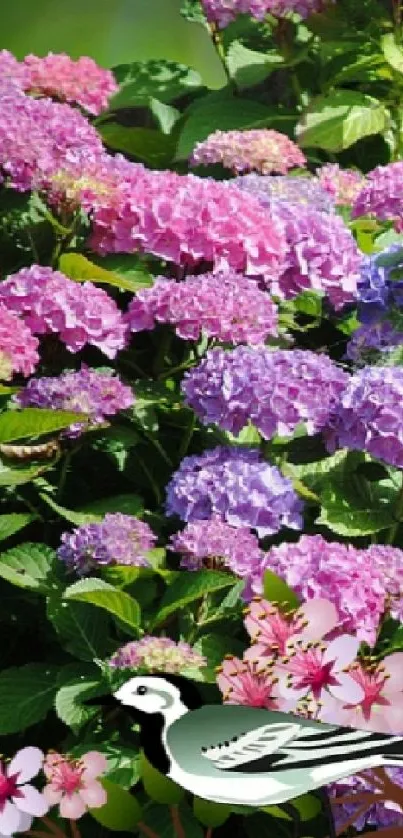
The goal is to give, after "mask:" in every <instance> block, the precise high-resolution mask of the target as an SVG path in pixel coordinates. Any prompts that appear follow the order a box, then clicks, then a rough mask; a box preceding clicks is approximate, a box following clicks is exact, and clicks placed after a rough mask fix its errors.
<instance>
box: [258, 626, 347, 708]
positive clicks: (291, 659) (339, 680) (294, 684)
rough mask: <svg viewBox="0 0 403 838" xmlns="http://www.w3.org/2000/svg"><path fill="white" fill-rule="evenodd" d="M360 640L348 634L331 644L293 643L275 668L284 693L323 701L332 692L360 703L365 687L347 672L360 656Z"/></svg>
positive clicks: (286, 695) (281, 693)
mask: <svg viewBox="0 0 403 838" xmlns="http://www.w3.org/2000/svg"><path fill="white" fill-rule="evenodd" d="M358 648H359V640H358V639H357V638H355V637H351V636H350V635H347V634H344V635H341V636H340V637H337V638H336V639H335V640H332V641H331V642H330V643H321V642H318V643H306V642H304V641H297V642H294V643H291V642H289V644H288V653H287V655H286V656H285V657H283V658H282V659H281V660H280V661H279V662H278V664H277V666H276V668H275V674H276V675H277V676H278V677H279V692H280V695H281V696H283V697H284V698H286V699H289V700H295V701H296V702H298V701H299V700H300V699H302V698H305V697H312V698H314V699H315V700H316V701H320V700H322V698H323V695H324V694H326V693H327V692H329V693H330V694H331V695H333V696H334V697H335V698H340V699H341V700H344V701H350V702H359V701H361V699H362V697H363V690H362V687H361V686H360V685H359V684H358V683H357V681H356V680H355V679H354V678H353V677H352V674H347V672H346V671H345V670H346V668H347V667H348V666H350V665H351V664H352V663H353V661H354V660H355V658H356V655H357V652H358Z"/></svg>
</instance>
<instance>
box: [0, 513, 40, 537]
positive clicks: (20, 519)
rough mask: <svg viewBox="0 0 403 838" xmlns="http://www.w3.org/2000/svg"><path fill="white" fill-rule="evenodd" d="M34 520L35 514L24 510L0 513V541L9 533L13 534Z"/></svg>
mask: <svg viewBox="0 0 403 838" xmlns="http://www.w3.org/2000/svg"><path fill="white" fill-rule="evenodd" d="M34 520H35V515H29V514H25V513H24V512H15V513H11V514H10V515H0V541H4V540H5V539H6V538H9V537H10V535H14V533H16V532H19V530H22V529H24V527H26V526H27V525H28V524H30V523H31V521H34Z"/></svg>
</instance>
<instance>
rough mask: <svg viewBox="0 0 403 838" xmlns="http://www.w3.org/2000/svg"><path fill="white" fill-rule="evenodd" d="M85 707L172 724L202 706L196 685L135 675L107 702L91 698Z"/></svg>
mask: <svg viewBox="0 0 403 838" xmlns="http://www.w3.org/2000/svg"><path fill="white" fill-rule="evenodd" d="M86 703H87V704H113V705H114V706H115V707H118V706H119V705H121V706H123V707H125V708H127V709H128V710H129V711H130V713H131V715H132V716H134V717H138V718H139V720H141V719H144V717H145V716H152V715H155V714H161V715H162V716H163V717H164V718H165V719H166V721H174V720H175V719H177V718H180V716H183V715H184V713H187V712H188V711H189V710H196V709H197V708H199V707H201V706H202V703H203V702H202V699H201V697H200V694H199V691H198V689H197V687H196V685H195V684H194V683H193V682H192V681H189V680H188V679H187V678H184V677H183V676H181V675H166V674H158V675H134V676H133V677H132V678H129V679H128V680H127V681H125V682H124V683H123V684H122V685H121V686H120V687H119V689H118V690H116V692H114V693H113V694H112V696H109V697H108V698H106V699H103V698H102V697H101V698H99V699H90V700H89V701H87V702H86Z"/></svg>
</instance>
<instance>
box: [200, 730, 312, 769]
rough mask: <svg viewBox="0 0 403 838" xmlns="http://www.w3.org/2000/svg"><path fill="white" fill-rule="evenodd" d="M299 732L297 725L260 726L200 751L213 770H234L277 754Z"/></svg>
mask: <svg viewBox="0 0 403 838" xmlns="http://www.w3.org/2000/svg"><path fill="white" fill-rule="evenodd" d="M300 730H301V726H300V725H299V724H292V723H289V724H268V725H262V726H261V727H256V728H253V729H252V730H250V731H249V732H248V733H244V734H243V735H241V736H233V737H232V738H231V740H226V741H225V742H217V743H216V744H214V745H210V746H209V747H202V749H201V751H202V754H203V756H204V757H205V758H206V759H209V760H211V762H212V763H213V765H214V766H215V768H221V769H231V768H236V767H237V766H238V765H244V764H245V763H249V762H251V761H253V760H257V759H261V758H262V757H265V756H268V754H273V753H277V752H278V751H279V749H280V748H281V747H282V746H284V745H286V744H287V743H289V742H291V741H292V740H294V739H295V737H296V736H297V735H298V733H299V732H300Z"/></svg>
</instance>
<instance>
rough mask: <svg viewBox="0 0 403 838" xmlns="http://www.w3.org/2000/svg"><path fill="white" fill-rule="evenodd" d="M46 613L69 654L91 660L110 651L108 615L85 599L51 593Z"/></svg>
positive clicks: (104, 655) (102, 656) (101, 656)
mask: <svg viewBox="0 0 403 838" xmlns="http://www.w3.org/2000/svg"><path fill="white" fill-rule="evenodd" d="M47 617H48V619H49V620H50V622H51V624H52V625H53V628H54V630H55V632H56V634H57V635H58V637H59V640H60V643H61V645H62V646H63V648H64V649H66V652H69V653H70V655H73V656H74V657H76V658H79V659H80V660H83V661H93V660H94V659H95V658H104V657H106V655H107V654H108V653H109V652H110V651H111V649H110V643H109V640H108V631H107V630H108V618H107V615H106V614H104V613H103V612H102V611H101V610H98V611H94V609H93V608H92V607H91V606H90V605H88V604H86V603H84V602H66V601H64V600H62V599H60V597H59V596H57V595H54V596H52V597H51V598H50V599H49V600H48V603H47Z"/></svg>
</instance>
